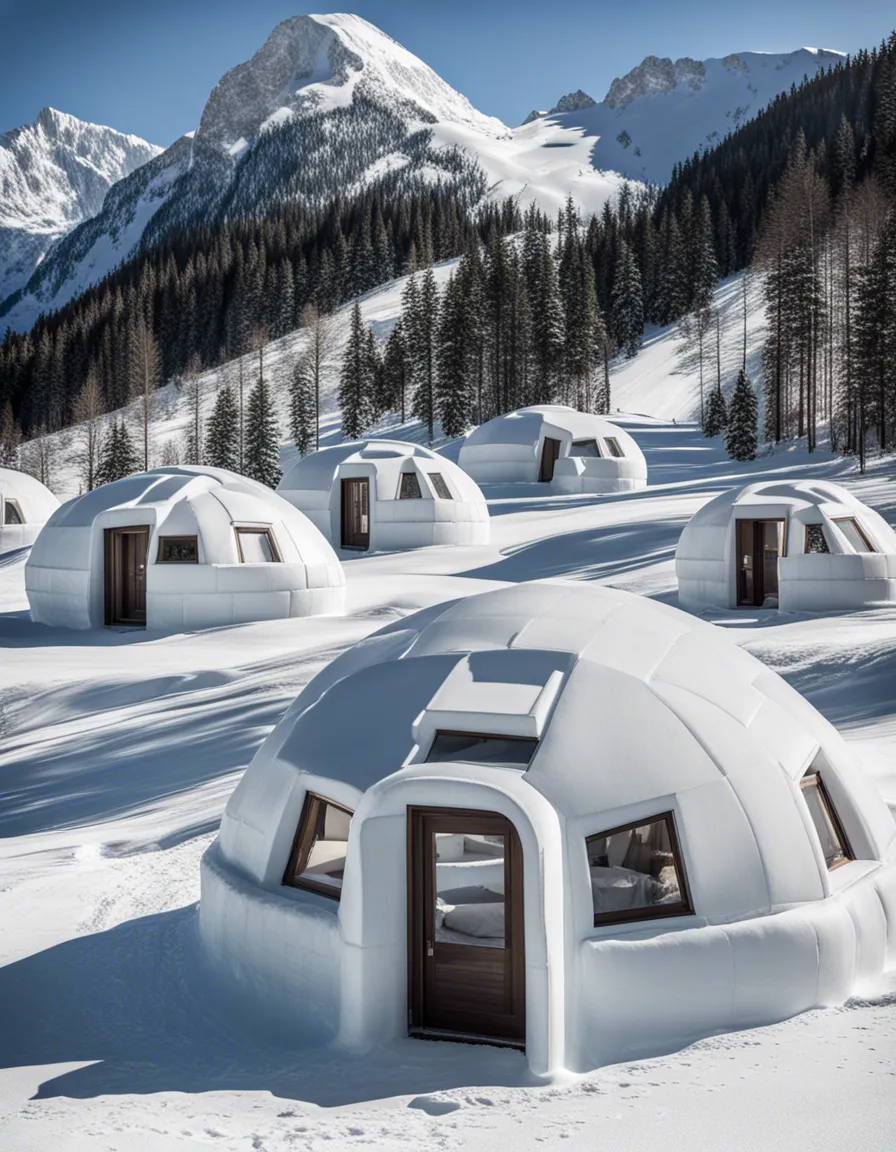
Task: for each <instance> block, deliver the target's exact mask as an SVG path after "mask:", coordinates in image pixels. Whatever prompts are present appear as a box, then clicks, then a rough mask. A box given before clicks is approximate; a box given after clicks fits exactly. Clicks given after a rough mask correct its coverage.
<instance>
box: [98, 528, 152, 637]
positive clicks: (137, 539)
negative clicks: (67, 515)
mask: <svg viewBox="0 0 896 1152" xmlns="http://www.w3.org/2000/svg"><path fill="white" fill-rule="evenodd" d="M105 548H106V589H105V591H106V623H107V624H130V625H131V626H136V627H145V626H146V557H147V552H148V550H149V528H148V527H146V526H145V525H144V526H140V527H137V528H107V529H106V533H105Z"/></svg>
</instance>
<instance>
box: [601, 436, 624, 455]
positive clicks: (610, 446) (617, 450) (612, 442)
mask: <svg viewBox="0 0 896 1152" xmlns="http://www.w3.org/2000/svg"><path fill="white" fill-rule="evenodd" d="M606 445H607V451H608V452H609V453H610V455H611V456H617V457H618V456H624V455H625V453H624V452H623V451H622V448H621V447H620V444H619V441H618V440H617V439H616V437H615V436H608V437H607V438H606Z"/></svg>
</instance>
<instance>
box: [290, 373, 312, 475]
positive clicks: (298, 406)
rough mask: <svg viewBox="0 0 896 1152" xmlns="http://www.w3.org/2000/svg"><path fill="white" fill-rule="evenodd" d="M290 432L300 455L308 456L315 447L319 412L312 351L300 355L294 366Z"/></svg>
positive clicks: (291, 388) (291, 382)
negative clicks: (311, 360)
mask: <svg viewBox="0 0 896 1152" xmlns="http://www.w3.org/2000/svg"><path fill="white" fill-rule="evenodd" d="M289 434H290V437H291V439H292V442H293V444H295V446H296V451H297V452H298V454H299V455H300V456H307V455H308V453H309V452H310V451H312V449H313V448H314V446H315V439H316V436H317V413H316V410H315V404H314V378H313V373H312V368H311V363H310V353H306V354H305V355H304V356H300V357H299V359H298V360H297V361H296V363H295V367H294V368H293V372H292V380H291V381H290V387H289Z"/></svg>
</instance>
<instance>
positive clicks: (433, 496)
mask: <svg viewBox="0 0 896 1152" xmlns="http://www.w3.org/2000/svg"><path fill="white" fill-rule="evenodd" d="M277 491H278V492H279V493H280V495H281V496H283V497H285V499H287V500H288V501H289V502H290V504H293V505H295V507H296V508H298V509H299V510H300V511H301V512H304V513H305V515H306V516H307V517H308V518H309V519H310V520H311V521H312V522H313V523H314V524H316V525H317V527H318V528H319V529H320V530H321V532H323V534H324V536H326V538H327V539H328V540H329V541H330V542H331V543H332V544H333V545H334V547H336V548H350V549H357V550H360V551H367V550H368V549H370V550H371V551H374V552H377V551H383V552H388V551H392V550H395V549H404V548H424V547H426V546H427V545H430V544H487V543H488V538H489V519H488V505H487V504H486V502H485V497H484V496H483V495H482V493H481V492H480V491H479V487H478V486H477V485H476V484H475V483H474V482H473V481H472V480H471V479H470V477H469V476H467V475H466V473H465V472H462V471H461V469H460V468H458V466H457V465H456V464H454V463H453V462H452V461H451V460H446V459H445V457H444V456H438V455H436V453H435V452H431V451H430V450H429V449H428V448H423V447H421V446H420V445H419V444H408V443H405V442H404V441H400V440H358V441H352V442H350V443H346V444H336V445H334V446H333V447H331V448H322V449H321V450H320V451H319V452H312V453H311V455H310V456H305V457H303V458H302V459H299V460H296V462H295V463H294V464H293V465H292V467H290V468H288V469H287V470H286V473H285V475H284V476H283V479H282V480H281V481H280V483H279V484H278V485H277Z"/></svg>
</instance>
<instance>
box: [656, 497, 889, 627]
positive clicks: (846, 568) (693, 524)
mask: <svg viewBox="0 0 896 1152" xmlns="http://www.w3.org/2000/svg"><path fill="white" fill-rule="evenodd" d="M841 518H855V519H857V520H858V521H859V522H860V524H861V526H862V528H863V530H864V531H865V532H866V534H867V535H868V536H869V538H870V539H871V542H872V543H873V544H874V546H875V548H876V549H878V551H876V552H874V553H856V552H855V551H854V550H853V548H852V546H851V544H850V543H849V541H848V539H847V538H846V537H845V536H844V535H843V533H842V531H841V530H840V528H839V527H838V525H837V523H836V521H837V520H838V519H841ZM740 519H744V520H775V519H780V520H783V521H784V522H785V535H786V542H787V543H786V555H785V556H783V557H781V558H780V559H779V561H778V586H779V598H778V607H779V608H780V610H782V611H786V612H831V611H858V610H861V609H864V608H874V607H879V606H882V605H886V604H893V603H896V533H894V531H893V529H892V528H891V527H890V525H889V524H887V522H886V521H885V520H884V519H883V517H881V516H880V515H879V514H878V513H877V512H875V511H874V510H873V509H872V508H869V507H868V506H867V505H865V504H862V503H861V502H860V501H859V500H857V499H856V498H855V497H854V496H852V494H851V493H849V492H848V491H847V490H846V489H845V488H842V487H840V486H839V485H836V484H831V483H828V482H822V481H807V482H804V483H781V482H774V483H771V484H752V485H748V486H747V487H746V488H744V489H740V490H737V489H734V490H732V491H730V492H725V493H722V494H721V495H720V496H718V497H716V498H715V499H714V500H711V501H710V502H709V503H708V504H706V505H705V506H704V507H703V508H701V509H700V511H699V512H697V513H696V514H695V515H694V516H693V517H692V519H691V520H690V521H689V522H688V523H687V524H686V525H685V527H684V530H683V532H682V534H681V538H680V540H679V542H678V547H677V549H676V552H675V574H676V577H677V579H678V594H679V599H680V601H681V602H682V603H683V604H689V605H693V606H695V607H709V606H713V605H714V606H717V607H722V608H735V607H736V606H737V578H736V566H735V547H736V541H737V532H736V522H737V520H740ZM808 525H821V526H822V530H823V532H824V536H825V540H826V543H827V546H828V548H829V552H828V553H820V554H812V553H810V554H807V553H806V552H805V537H806V528H807V526H808Z"/></svg>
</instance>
